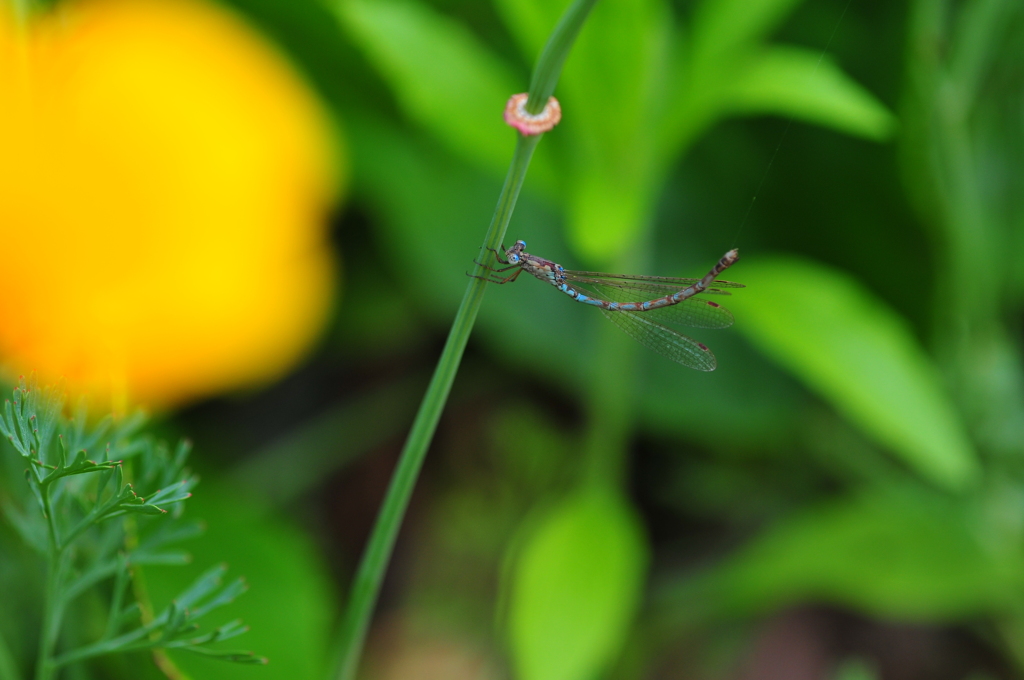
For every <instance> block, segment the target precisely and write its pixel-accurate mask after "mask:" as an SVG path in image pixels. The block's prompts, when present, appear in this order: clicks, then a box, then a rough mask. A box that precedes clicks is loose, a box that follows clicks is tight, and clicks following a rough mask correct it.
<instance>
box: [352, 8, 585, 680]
mask: <svg viewBox="0 0 1024 680" xmlns="http://www.w3.org/2000/svg"><path fill="white" fill-rule="evenodd" d="M596 2H597V0H576V2H574V3H573V4H572V5H571V6H570V7H569V9H567V10H566V12H565V14H564V15H563V16H562V19H561V20H560V21H559V23H558V26H556V27H555V30H554V32H553V33H552V35H551V37H550V38H549V39H548V42H547V45H546V46H545V48H544V51H543V52H542V53H541V56H540V58H539V59H538V60H537V67H536V69H535V70H534V75H533V79H532V81H531V84H530V95H529V99H528V102H527V110H529V111H531V112H533V113H537V112H539V111H540V110H541V109H543V107H544V104H545V103H546V102H547V99H548V97H550V96H551V94H552V93H553V92H554V90H555V85H556V84H557V83H558V78H559V76H560V75H561V70H562V64H563V63H565V58H566V56H567V55H568V53H569V49H570V48H571V47H572V44H573V43H574V42H575V40H576V36H577V35H578V34H579V31H580V29H581V28H582V27H583V23H584V21H585V20H586V18H587V15H588V14H589V13H590V10H591V8H593V6H594V4H595V3H596ZM540 137H541V136H540V135H537V136H532V137H524V136H522V135H520V136H519V138H518V142H517V144H516V149H515V152H514V153H513V155H512V164H511V166H510V167H509V170H508V175H507V176H506V177H505V184H504V186H503V187H502V189H501V195H500V196H499V197H498V205H497V207H496V208H495V210H494V216H493V217H492V218H491V224H490V226H489V227H488V229H487V235H486V236H485V237H484V242H483V245H482V246H481V247H480V252H479V257H478V261H479V262H486V261H487V260H488V258H493V255H492V254H491V252H490V251H491V250H494V249H496V248H498V247H500V246H501V245H502V239H503V238H504V237H505V231H506V229H507V228H508V223H509V220H510V219H511V218H512V211H513V210H514V209H515V205H516V200H517V199H518V198H519V191H520V189H521V188H522V186H523V180H524V179H525V178H526V170H527V168H528V167H529V165H530V158H531V157H532V156H533V151H534V149H535V148H536V147H537V143H538V142H539V141H540ZM473 274H474V277H484V276H486V274H488V271H487V270H486V269H484V267H483V266H482V265H477V267H476V268H475V269H474V271H473ZM486 286H487V282H486V281H485V280H484V279H483V278H472V279H470V282H469V285H468V286H467V287H466V293H465V295H464V296H463V298H462V304H460V305H459V311H458V313H457V314H456V316H455V321H454V322H453V324H452V329H451V332H450V333H449V334H448V340H447V342H446V343H445V346H444V351H443V352H442V353H441V358H440V360H439V361H438V364H437V368H436V369H435V371H434V376H433V378H432V379H431V381H430V386H429V387H427V392H426V394H425V395H424V396H423V401H422V402H421V404H420V409H419V412H418V413H417V414H416V419H415V420H414V421H413V425H412V430H411V431H410V432H409V437H408V439H406V442H405V447H404V448H403V449H402V454H401V457H400V458H399V461H398V467H397V468H396V469H395V472H394V474H393V475H392V477H391V483H390V485H389V486H388V490H387V494H386V496H385V498H384V503H383V505H382V506H381V510H380V514H379V515H378V516H377V521H376V524H375V525H374V528H373V533H372V534H371V535H370V540H369V543H368V545H367V547H366V551H365V552H364V553H363V558H362V560H361V561H360V563H359V567H358V569H357V570H356V575H355V578H354V579H353V583H352V591H351V594H350V599H349V603H348V606H347V608H346V609H345V612H344V613H343V616H342V620H341V626H340V628H339V631H338V638H337V644H336V653H335V654H336V656H335V662H334V664H333V668H332V671H333V673H332V677H336V678H338V680H353V678H354V677H355V673H356V670H357V669H358V666H359V658H360V656H361V654H362V649H363V643H364V641H365V639H366V631H367V629H368V628H369V625H370V617H371V616H372V614H373V609H374V606H375V604H376V602H377V596H378V594H379V593H380V586H381V583H382V582H383V580H384V573H385V571H386V569H387V564H388V561H389V560H390V559H391V553H392V550H393V548H394V545H395V539H396V538H397V536H398V529H399V527H400V526H401V523H402V517H403V516H404V515H405V510H406V508H407V507H408V505H409V498H410V497H411V496H412V491H413V488H414V487H415V485H416V478H417V476H418V475H419V471H420V468H421V467H422V466H423V460H424V458H425V457H426V454H427V447H428V446H429V445H430V440H431V439H432V438H433V436H434V431H435V430H436V429H437V422H438V420H439V419H440V417H441V412H442V411H443V410H444V405H445V402H446V401H447V399H448V393H449V392H450V391H451V386H452V382H453V381H454V380H455V373H456V372H457V371H458V367H459V363H460V362H461V361H462V353H463V351H464V350H465V349H466V343H467V342H468V340H469V334H470V332H471V331H472V329H473V323H474V322H475V321H476V315H477V312H478V311H479V310H480V304H481V302H482V301H483V297H484V290H485V288H486Z"/></svg>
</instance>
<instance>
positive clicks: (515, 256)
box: [505, 241, 526, 264]
mask: <svg viewBox="0 0 1024 680" xmlns="http://www.w3.org/2000/svg"><path fill="white" fill-rule="evenodd" d="M525 248H526V241H516V242H515V243H514V244H513V245H512V247H511V248H509V249H508V250H506V251H505V260H507V261H508V263H509V264H519V260H520V257H519V253H521V252H523V250H524V249H525Z"/></svg>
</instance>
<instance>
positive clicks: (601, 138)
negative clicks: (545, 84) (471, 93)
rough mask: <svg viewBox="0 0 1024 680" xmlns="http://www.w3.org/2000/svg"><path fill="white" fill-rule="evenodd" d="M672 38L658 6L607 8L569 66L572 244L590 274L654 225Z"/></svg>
mask: <svg viewBox="0 0 1024 680" xmlns="http://www.w3.org/2000/svg"><path fill="white" fill-rule="evenodd" d="M671 31H672V19H671V16H670V14H669V13H668V8H667V6H666V4H665V3H664V2H661V1H660V0H602V2H600V3H598V4H597V6H596V7H595V8H594V11H593V13H592V14H591V16H590V18H589V20H588V21H587V25H586V27H585V28H584V29H583V31H582V32H581V33H580V38H579V42H578V44H577V46H576V48H575V49H574V51H573V54H572V57H571V58H570V59H569V61H568V62H567V63H566V66H565V78H564V80H563V82H562V86H561V90H562V92H561V93H560V94H559V97H560V98H561V99H562V104H563V109H564V111H565V112H566V120H565V123H564V124H563V125H562V126H561V127H560V128H559V129H558V133H559V135H560V136H561V138H565V139H566V146H567V150H568V151H569V155H568V159H569V161H570V162H571V163H572V172H571V173H568V188H569V193H568V195H567V196H566V199H567V213H568V214H567V221H568V225H567V235H568V238H569V242H570V243H571V245H573V246H574V248H575V250H576V252H577V253H578V254H579V255H581V256H583V257H584V258H586V259H587V260H588V261H589V262H590V263H591V264H592V265H593V266H607V264H608V262H609V261H610V259H611V257H612V255H611V253H614V252H616V251H618V250H620V249H624V248H628V247H629V246H630V244H632V243H633V242H635V241H636V239H637V236H638V234H640V233H641V232H642V231H643V229H644V228H645V227H646V226H647V225H648V223H649V221H650V211H651V209H652V207H651V206H652V205H653V202H654V198H655V195H656V192H657V190H658V189H660V185H661V182H660V178H659V176H658V172H657V170H658V162H657V159H658V158H659V157H660V154H662V153H663V150H662V149H661V148H660V147H659V144H658V140H657V138H656V135H654V134H652V132H651V131H652V129H654V128H655V127H656V122H657V121H658V120H659V117H660V116H661V115H662V112H663V104H664V102H663V100H664V97H665V89H666V82H665V78H664V76H665V74H666V70H667V69H666V64H667V60H668V53H669V46H670V43H671V40H672V35H671Z"/></svg>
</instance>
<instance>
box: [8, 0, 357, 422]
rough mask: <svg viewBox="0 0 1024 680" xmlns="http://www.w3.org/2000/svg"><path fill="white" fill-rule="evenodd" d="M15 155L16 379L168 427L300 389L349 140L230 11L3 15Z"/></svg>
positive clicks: (326, 284) (11, 308)
mask: <svg viewBox="0 0 1024 680" xmlns="http://www.w3.org/2000/svg"><path fill="white" fill-rule="evenodd" d="M0 10H2V8H0ZM0 149H2V152H0V281H2V285H3V288H2V291H3V292H2V293H0V361H2V362H3V363H4V364H5V365H6V366H7V367H8V369H9V370H15V371H18V372H28V371H34V372H35V373H36V374H37V375H38V376H39V377H40V379H41V380H44V381H49V380H53V379H56V378H59V377H63V378H65V380H66V381H67V383H68V385H69V387H70V388H71V389H72V391H74V392H90V393H92V394H93V395H99V396H100V397H102V398H103V399H104V400H107V399H113V400H114V403H115V404H117V403H120V404H122V405H123V404H124V403H125V401H128V402H129V403H133V404H144V405H147V406H152V407H167V406H170V405H173V404H176V403H180V402H182V401H184V400H188V399H193V398H196V397H200V396H203V395H208V394H212V393H215V392H218V391H222V390H226V389H230V388H234V387H239V386H245V385H251V384H256V383H259V382H261V381H266V380H269V379H271V378H273V377H275V376H278V375H280V374H281V373H282V372H283V371H284V370H286V369H287V368H288V367H289V366H290V365H292V364H293V363H294V362H295V361H296V360H297V359H298V358H299V356H300V355H301V353H302V352H303V350H304V349H306V348H307V347H308V346H309V344H310V342H311V341H312V339H313V338H314V337H315V334H316V333H317V331H318V330H319V328H320V327H321V325H322V323H323V320H324V317H325V313H326V310H327V307H328V304H329V301H330V295H331V292H332V290H333V279H334V271H333V263H332V260H331V257H330V253H329V251H328V249H327V243H326V240H327V235H326V216H327V211H328V209H329V208H330V205H331V203H332V202H333V200H334V198H335V197H336V195H337V193H338V187H339V186H340V182H339V179H338V173H337V168H336V167H335V162H336V159H335V150H336V149H337V144H336V142H335V140H334V137H333V130H332V129H331V127H330V126H329V124H328V118H327V116H326V115H325V113H324V111H323V110H322V109H321V106H320V104H319V103H318V101H317V100H316V98H315V97H314V95H313V94H312V93H311V92H310V91H309V89H308V88H307V87H306V86H305V84H304V83H303V82H302V81H301V79H300V78H298V77H297V76H296V74H295V73H294V72H293V70H292V69H291V68H290V66H289V65H288V64H287V62H286V61H285V60H284V59H283V58H282V57H281V56H280V55H279V54H278V53H276V52H275V51H274V49H273V48H272V47H270V46H269V45H268V44H267V43H266V42H265V41H264V40H262V39H261V38H260V37H259V36H258V35H257V34H256V33H255V32H254V31H252V30H251V29H250V28H248V27H247V26H246V25H245V24H244V22H242V21H241V20H240V19H239V18H237V17H236V16H234V15H232V14H231V13H229V12H228V11H227V10H225V9H222V8H220V7H218V6H215V5H210V4H206V3H200V2H197V1H194V0H193V1H185V0H173V1H172V0H166V1H162V2H158V1H155V0H144V1H139V2H128V1H125V0H95V1H90V2H79V3H68V4H64V5H62V6H61V7H60V8H59V9H58V10H56V11H55V12H54V13H52V14H48V15H43V16H39V17H33V18H32V20H31V21H30V23H29V24H28V25H27V26H24V27H17V26H15V25H14V23H13V22H12V20H11V17H10V16H6V15H4V14H3V13H2V11H0Z"/></svg>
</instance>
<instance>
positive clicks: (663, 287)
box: [477, 241, 743, 371]
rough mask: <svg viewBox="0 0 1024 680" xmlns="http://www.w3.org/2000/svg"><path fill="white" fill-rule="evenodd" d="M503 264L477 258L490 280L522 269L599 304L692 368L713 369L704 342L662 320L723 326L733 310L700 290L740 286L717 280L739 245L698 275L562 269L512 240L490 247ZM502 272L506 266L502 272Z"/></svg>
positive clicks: (712, 358) (621, 323)
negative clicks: (493, 264) (503, 245)
mask: <svg viewBox="0 0 1024 680" xmlns="http://www.w3.org/2000/svg"><path fill="white" fill-rule="evenodd" d="M493 252H494V257H495V259H497V261H498V262H499V263H501V264H502V265H505V266H503V267H498V268H494V267H490V266H488V265H486V264H484V263H482V262H477V264H479V265H481V266H482V267H484V268H485V269H487V270H488V271H489V272H490V273H489V274H488V275H487V276H484V277H477V278H482V279H484V280H485V281H490V282H491V283H498V284H504V283H511V282H512V281H515V280H516V279H517V278H518V277H519V275H520V274H522V273H523V272H524V271H525V272H529V273H530V274H533V275H534V276H536V277H537V278H538V279H540V280H541V281H545V282H547V283H550V284H551V285H552V286H554V287H555V288H557V289H558V290H560V291H561V292H563V293H565V294H566V295H568V296H569V297H571V298H572V299H574V300H576V301H577V302H582V303H583V304H586V305H591V306H594V307H597V308H599V309H600V310H601V311H602V312H603V313H604V314H605V316H607V317H608V318H609V319H610V320H611V321H612V322H613V323H615V324H616V325H617V326H619V328H621V329H622V330H624V331H626V333H628V334H629V335H631V336H632V337H633V338H635V339H636V340H638V341H639V342H640V343H641V344H643V345H644V346H646V347H648V348H650V349H652V350H654V351H655V352H658V353H660V354H663V355H665V356H667V357H668V358H670V359H672V360H673V361H676V362H678V363H681V364H683V365H684V366H689V367H690V368H694V369H697V370H698V371H713V370H715V366H716V365H717V362H716V361H715V356H714V354H712V353H711V350H709V349H708V348H707V346H706V345H704V344H703V343H700V342H697V341H696V340H693V339H692V338H689V337H687V336H685V335H683V334H682V333H679V332H678V331H676V330H673V329H672V328H669V327H668V326H666V325H665V324H666V323H668V324H677V325H684V326H692V327H695V328H727V327H729V326H731V325H732V323H733V316H732V314H731V313H730V312H729V310H727V309H725V308H724V307H722V306H721V305H719V304H718V303H717V302H712V301H711V300H707V299H704V298H702V297H697V296H699V295H729V294H730V293H729V292H728V291H726V290H723V289H725V288H743V285H742V284H739V283H733V282H731V281H717V280H716V279H717V277H718V275H719V274H721V273H722V272H723V271H725V270H726V269H728V268H729V267H730V266H732V265H733V264H734V263H735V262H736V260H737V259H739V251H738V250H735V249H734V250H730V251H729V252H727V253H726V254H725V255H723V256H722V259H720V260H719V261H718V263H717V264H715V266H714V267H712V268H711V271H709V272H708V273H707V274H706V275H705V276H704V277H702V278H699V279H688V278H672V277H663V276H631V275H628V274H605V273H602V272H585V271H575V270H572V269H566V268H564V267H563V266H562V265H560V264H558V263H557V262H552V261H551V260H546V259H544V258H543V257H537V256H536V255H531V254H530V253H528V252H526V242H525V241H516V242H515V244H514V245H513V246H512V247H511V248H508V249H505V251H504V256H502V254H501V253H500V252H499V251H497V250H494V251H493ZM506 272H511V273H510V274H508V275H507V276H503V275H504V274H505V273H506Z"/></svg>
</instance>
